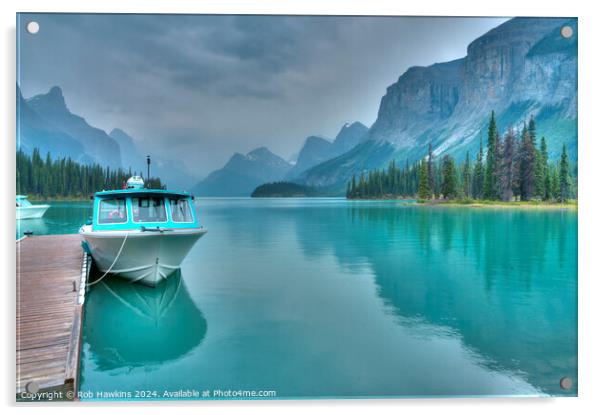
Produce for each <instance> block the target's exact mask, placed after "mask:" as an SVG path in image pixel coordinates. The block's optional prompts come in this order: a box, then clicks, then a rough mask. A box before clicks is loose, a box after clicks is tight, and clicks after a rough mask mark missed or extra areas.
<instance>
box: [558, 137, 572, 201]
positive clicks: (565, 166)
mask: <svg viewBox="0 0 602 415" xmlns="http://www.w3.org/2000/svg"><path fill="white" fill-rule="evenodd" d="M558 179H559V183H558V184H559V190H560V192H559V200H560V202H561V203H565V202H566V201H567V200H568V198H569V189H570V177H569V156H568V154H567V152H566V144H565V145H563V146H562V155H561V156H560V172H559V178H558Z"/></svg>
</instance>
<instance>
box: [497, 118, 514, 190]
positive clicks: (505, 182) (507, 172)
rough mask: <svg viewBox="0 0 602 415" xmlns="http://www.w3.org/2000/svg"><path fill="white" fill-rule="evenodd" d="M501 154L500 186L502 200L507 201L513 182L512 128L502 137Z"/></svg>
mask: <svg viewBox="0 0 602 415" xmlns="http://www.w3.org/2000/svg"><path fill="white" fill-rule="evenodd" d="M503 148H504V149H503V155H502V160H501V163H500V164H501V175H500V182H501V188H502V192H501V195H502V200H503V201H505V202H508V201H510V200H512V198H513V196H514V193H513V184H514V171H515V169H514V160H515V156H514V149H515V138H514V130H513V129H512V128H509V129H508V132H507V133H506V136H505V137H504V145H503Z"/></svg>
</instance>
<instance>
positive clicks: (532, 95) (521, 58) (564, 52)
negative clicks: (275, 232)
mask: <svg viewBox="0 0 602 415" xmlns="http://www.w3.org/2000/svg"><path fill="white" fill-rule="evenodd" d="M565 25H569V26H571V27H572V28H573V36H572V37H571V38H568V39H566V38H564V37H562V36H561V34H560V29H561V27H563V26H565ZM492 110H494V111H495V112H496V114H497V119H498V127H499V128H500V129H501V130H505V129H506V128H509V127H516V126H520V125H522V122H523V121H524V120H526V119H528V117H530V116H531V115H533V116H534V117H535V119H536V122H537V125H538V135H540V136H541V135H544V136H545V137H546V139H547V140H548V147H549V151H550V156H551V157H552V158H557V157H558V156H559V154H560V150H561V148H562V145H563V144H564V143H566V144H567V146H568V148H569V154H570V155H571V157H572V158H573V159H575V158H576V155H577V121H576V117H577V20H576V19H568V18H515V19H511V20H509V21H508V22H506V23H504V24H502V25H500V26H498V27H497V28H495V29H493V30H491V31H489V32H488V33H486V34H484V35H483V36H481V37H479V38H478V39H476V40H475V41H473V42H472V43H470V45H468V48H467V55H466V56H465V57H464V58H462V59H458V60H455V61H451V62H445V63H437V64H434V65H431V66H428V67H412V68H410V69H408V70H407V71H406V72H405V73H404V74H403V75H401V76H400V77H399V79H398V80H397V82H395V83H394V84H393V85H391V86H389V87H388V88H387V91H386V94H385V95H384V96H383V98H382V100H381V104H380V108H379V111H378V117H377V120H376V121H375V123H374V124H373V125H372V127H371V128H370V131H369V132H368V134H367V135H366V138H365V139H366V140H367V141H374V142H384V143H389V144H390V145H391V146H392V147H393V150H392V151H391V153H390V154H386V151H383V150H382V149H383V148H385V147H382V144H381V146H380V147H375V145H369V146H364V150H363V151H371V152H374V151H375V148H380V150H379V151H378V152H377V154H378V157H374V155H372V156H370V157H367V156H366V155H365V154H362V151H358V149H353V150H351V151H350V152H348V153H346V154H343V155H342V156H339V157H337V158H335V159H332V160H328V161H327V162H325V163H322V164H320V165H317V166H315V167H314V168H312V169H309V170H308V171H306V172H305V173H304V174H303V181H304V182H305V183H306V184H308V185H312V186H335V187H336V186H338V188H339V190H341V189H342V188H343V184H344V183H345V182H346V181H347V180H349V178H350V177H351V175H352V174H354V173H359V172H361V171H363V170H367V169H372V168H378V167H383V166H384V165H385V164H386V163H387V162H388V161H389V160H390V159H391V158H395V159H398V160H399V161H401V162H405V160H406V159H407V160H409V161H410V162H412V161H415V160H417V159H419V158H420V157H423V156H424V154H425V153H426V149H427V146H428V144H429V143H432V144H433V148H434V152H435V154H436V155H440V154H442V153H449V154H451V155H453V156H455V157H458V158H459V157H462V156H463V155H464V154H465V152H466V151H468V152H470V153H471V156H474V154H475V152H476V149H477V147H478V142H479V137H480V136H481V135H484V132H485V127H486V120H487V115H488V114H489V113H490V112H491V111H492ZM366 160H370V163H366Z"/></svg>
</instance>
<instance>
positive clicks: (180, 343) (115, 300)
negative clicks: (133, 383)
mask: <svg viewBox="0 0 602 415" xmlns="http://www.w3.org/2000/svg"><path fill="white" fill-rule="evenodd" d="M86 301H87V303H86V304H87V305H86V318H85V325H86V327H85V329H84V333H85V337H84V342H85V343H86V344H87V345H89V351H90V353H91V354H92V360H93V361H94V362H95V363H96V365H97V367H98V370H101V371H106V370H112V369H116V368H122V367H125V368H134V367H139V366H145V367H148V366H152V365H160V364H164V363H166V362H168V361H173V360H176V359H179V358H181V357H182V356H184V355H186V354H187V353H188V352H190V351H191V350H193V349H194V348H196V347H197V346H198V345H199V344H200V343H201V342H202V340H203V338H204V337H205V334H206V332H207V321H206V320H205V318H204V317H203V314H202V313H201V311H200V310H199V309H198V308H197V307H196V305H195V304H194V302H193V301H192V299H191V297H190V294H189V292H188V290H187V288H186V285H185V283H184V280H183V279H182V277H181V275H180V272H179V271H178V272H177V273H175V274H172V276H171V277H170V278H168V279H167V281H165V282H164V283H162V284H159V285H158V286H157V287H155V288H151V287H146V286H143V285H140V284H132V283H130V282H128V281H125V280H122V279H120V278H116V277H109V278H106V279H105V280H103V281H102V282H100V283H99V284H97V285H95V286H93V287H92V289H91V290H90V292H89V294H88V299H87V300H86Z"/></svg>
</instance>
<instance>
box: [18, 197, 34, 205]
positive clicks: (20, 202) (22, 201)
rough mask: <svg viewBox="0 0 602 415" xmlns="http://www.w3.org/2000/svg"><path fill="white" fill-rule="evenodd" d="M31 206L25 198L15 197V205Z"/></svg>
mask: <svg viewBox="0 0 602 415" xmlns="http://www.w3.org/2000/svg"><path fill="white" fill-rule="evenodd" d="M29 206H33V205H32V204H31V203H30V202H29V200H27V199H17V207H29Z"/></svg>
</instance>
